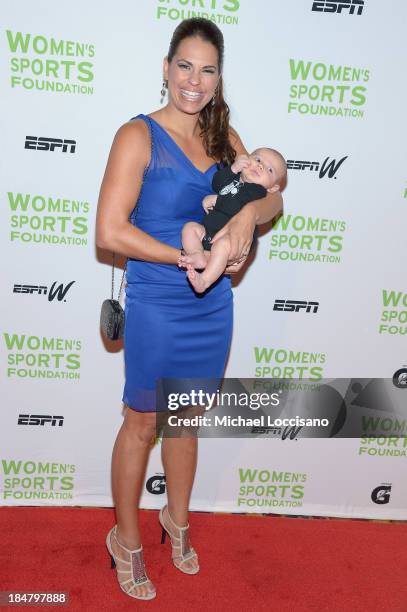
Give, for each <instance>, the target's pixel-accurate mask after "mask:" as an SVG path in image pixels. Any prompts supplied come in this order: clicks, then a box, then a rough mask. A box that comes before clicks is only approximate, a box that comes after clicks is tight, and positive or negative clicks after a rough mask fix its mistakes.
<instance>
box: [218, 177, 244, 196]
mask: <svg viewBox="0 0 407 612" xmlns="http://www.w3.org/2000/svg"><path fill="white" fill-rule="evenodd" d="M242 185H243V183H241V182H240V181H238V180H237V179H233V181H232V182H231V183H229V185H226V187H222V189H221V190H220V191H219V195H227V194H228V193H231V194H232V196H234V195H236V194H237V193H239V191H240V188H241V187H242Z"/></svg>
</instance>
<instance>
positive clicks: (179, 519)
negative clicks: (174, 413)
mask: <svg viewBox="0 0 407 612" xmlns="http://www.w3.org/2000/svg"><path fill="white" fill-rule="evenodd" d="M197 455H198V440H197V438H196V436H191V437H179V438H163V441H162V447H161V457H162V462H163V466H164V470H165V481H166V485H167V497H168V512H169V514H170V516H171V518H172V520H173V521H174V523H176V525H178V526H179V527H185V525H187V524H188V506H189V500H190V497H191V491H192V485H193V483H194V478H195V472H196V464H197ZM163 519H164V522H165V524H166V526H167V528H168V529H169V531H170V532H171V533H173V534H174V535H175V536H176V537H178V536H179V533H178V532H177V530H176V529H175V528H174V527H173V526H172V524H171V523H170V521H169V520H168V517H167V516H166V514H165V513H164V517H163ZM197 565H198V561H197V559H194V558H193V559H190V560H189V561H186V562H185V564H184V567H185V568H186V569H188V568H191V569H192V568H194V567H196V566H197Z"/></svg>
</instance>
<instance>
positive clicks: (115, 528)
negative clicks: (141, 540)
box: [112, 525, 143, 554]
mask: <svg viewBox="0 0 407 612" xmlns="http://www.w3.org/2000/svg"><path fill="white" fill-rule="evenodd" d="M116 531H117V525H115V526H114V527H113V530H112V535H113V536H114V539H115V540H116V542H117V543H118V545H119V546H120V547H121V548H123V550H125V551H126V552H128V553H130V554H132V553H140V552H142V550H143V547H142V546H140V547H139V548H137V549H134V550H130V549H129V548H126V547H125V546H124V545H123V544H122V543H121V542H119V539H118V537H117V533H116Z"/></svg>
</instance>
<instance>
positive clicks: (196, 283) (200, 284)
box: [187, 267, 209, 293]
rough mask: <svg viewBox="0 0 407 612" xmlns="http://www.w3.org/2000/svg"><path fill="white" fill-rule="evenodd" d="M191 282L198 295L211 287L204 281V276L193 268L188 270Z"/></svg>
mask: <svg viewBox="0 0 407 612" xmlns="http://www.w3.org/2000/svg"><path fill="white" fill-rule="evenodd" d="M187 276H188V278H189V282H190V283H191V285H192V286H193V288H194V289H195V291H196V292H197V293H203V292H204V291H206V289H207V288H208V287H209V283H208V282H207V281H206V280H205V279H204V277H203V274H200V273H199V272H197V271H196V270H194V269H193V268H192V267H189V268H188V270H187Z"/></svg>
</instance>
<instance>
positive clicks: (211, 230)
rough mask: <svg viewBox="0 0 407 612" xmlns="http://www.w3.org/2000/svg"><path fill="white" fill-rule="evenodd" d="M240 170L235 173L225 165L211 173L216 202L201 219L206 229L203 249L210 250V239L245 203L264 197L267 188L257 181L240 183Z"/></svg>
mask: <svg viewBox="0 0 407 612" xmlns="http://www.w3.org/2000/svg"><path fill="white" fill-rule="evenodd" d="M239 179H240V172H238V173H237V174H235V173H234V172H232V170H231V168H230V166H226V167H225V168H222V169H221V170H218V171H217V172H215V174H214V175H213V179H212V189H213V190H214V191H215V192H216V193H217V194H218V197H217V200H216V204H215V207H214V209H213V210H211V211H209V214H207V215H205V218H204V219H203V221H202V224H203V225H204V227H205V229H206V233H205V236H204V237H203V239H202V245H203V248H204V249H205V251H210V250H211V246H212V244H211V240H212V238H213V237H214V235H215V234H216V232H218V231H219V230H220V229H221V228H222V227H223V226H224V225H226V223H227V222H228V221H229V220H230V219H231V218H232V217H233V216H234V215H236V214H237V213H238V212H239V211H240V210H241V209H242V208H243V206H244V205H245V204H247V203H248V202H252V201H253V200H259V199H260V198H264V196H265V195H266V194H267V189H265V187H263V186H262V185H257V183H241V182H240V180H239ZM257 234H258V229H257V226H256V227H255V229H254V233H253V242H252V244H251V247H250V250H252V249H253V248H254V245H255V242H256V240H257Z"/></svg>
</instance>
